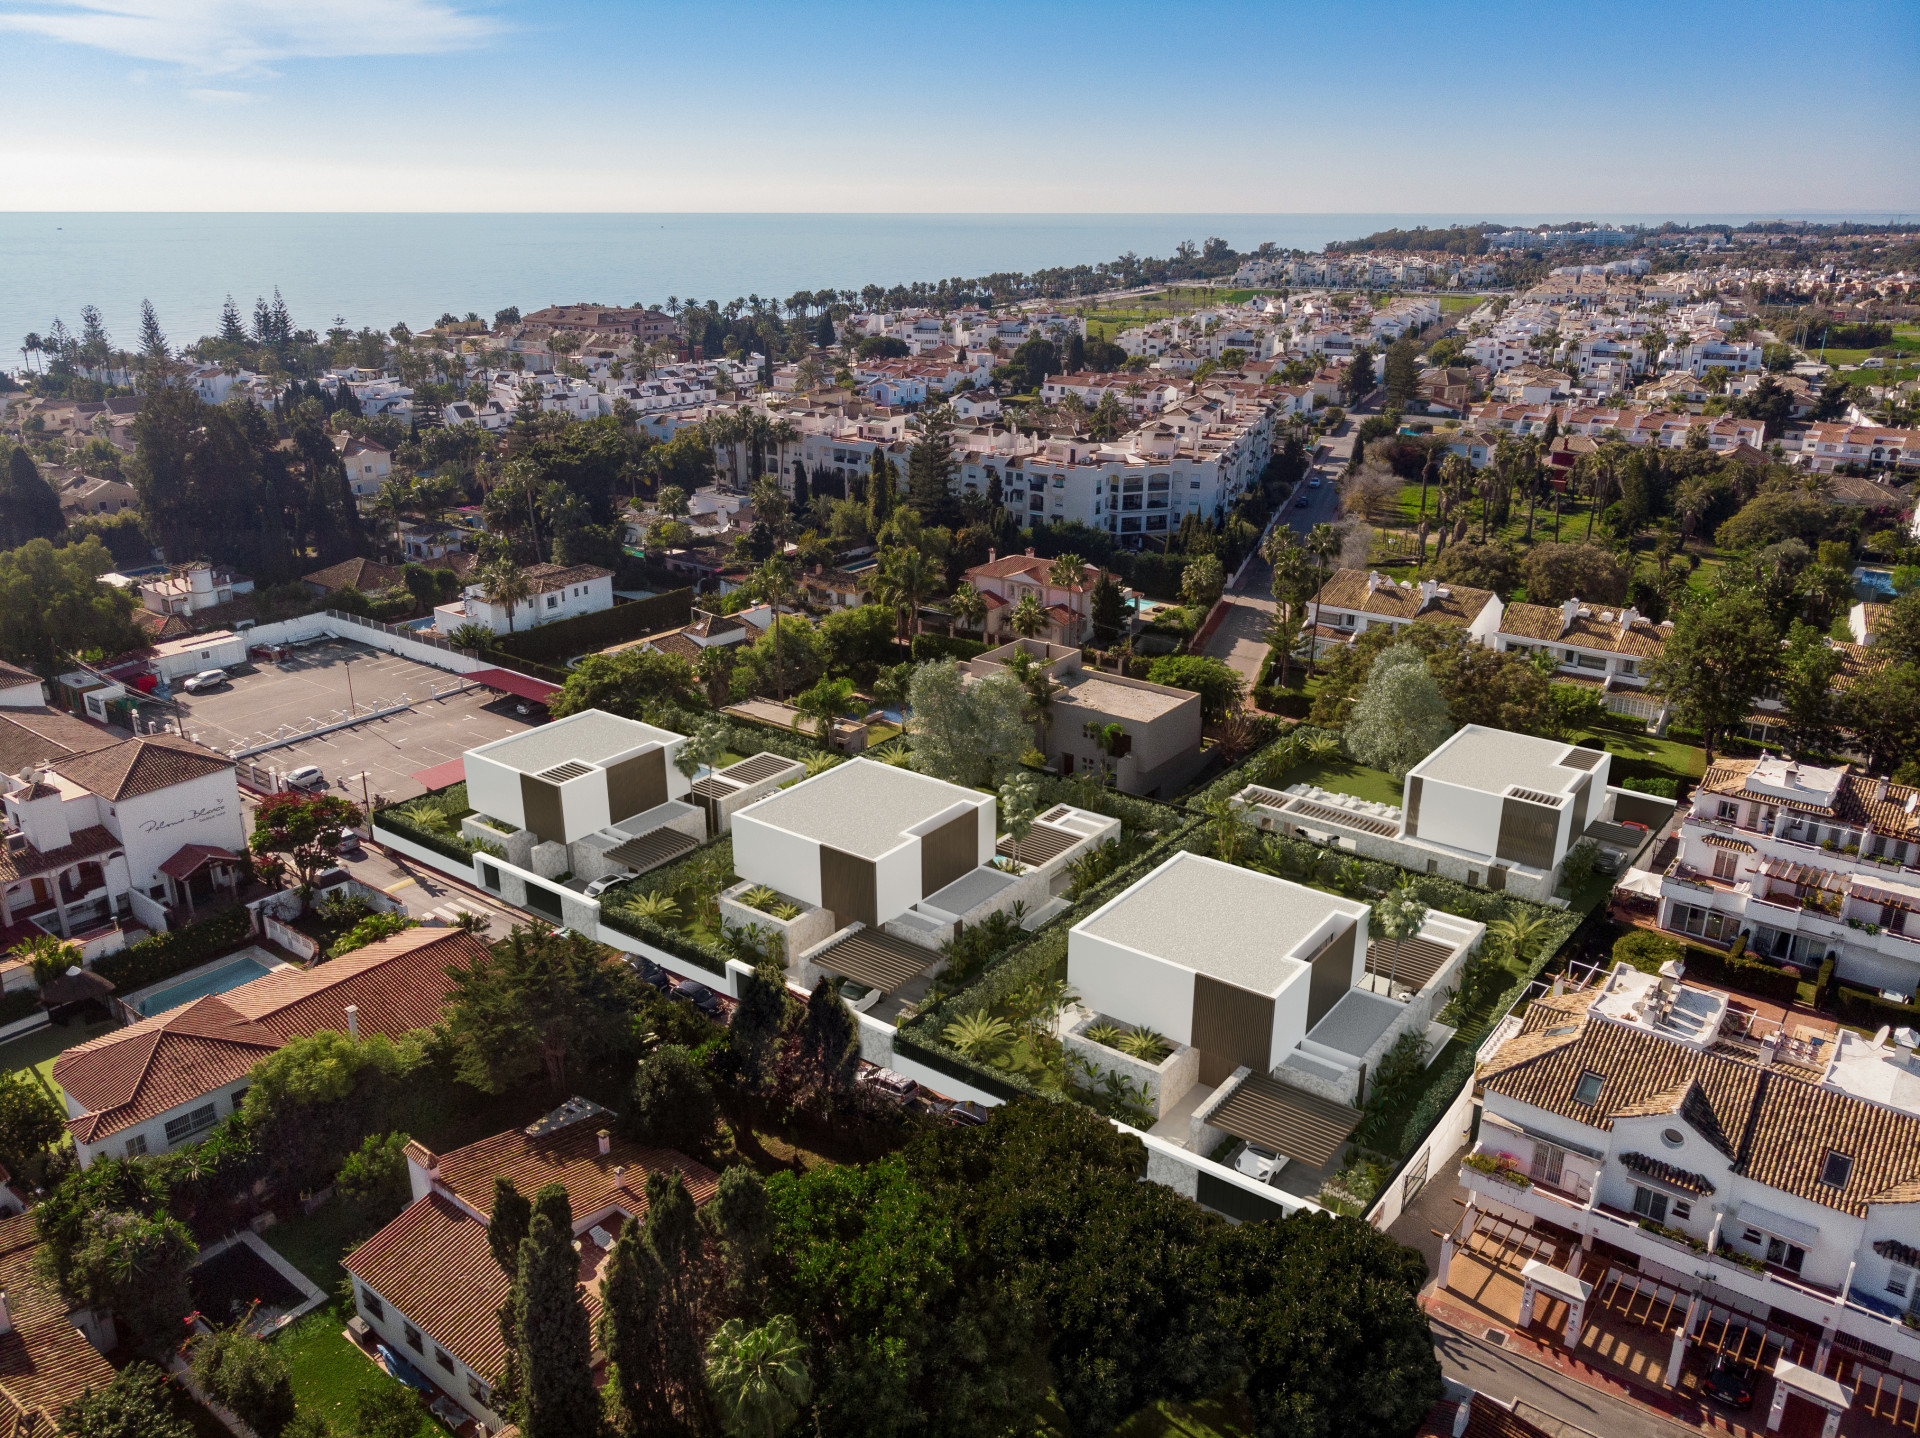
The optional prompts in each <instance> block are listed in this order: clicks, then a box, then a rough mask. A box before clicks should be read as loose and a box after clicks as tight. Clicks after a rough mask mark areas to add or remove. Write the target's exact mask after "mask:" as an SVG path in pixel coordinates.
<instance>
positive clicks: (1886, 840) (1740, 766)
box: [1660, 755, 1920, 996]
mask: <svg viewBox="0 0 1920 1438" xmlns="http://www.w3.org/2000/svg"><path fill="white" fill-rule="evenodd" d="M1679 837H1680V850H1679V853H1678V855H1677V856H1676V857H1675V859H1674V862H1673V864H1672V865H1671V866H1670V867H1669V868H1668V870H1667V871H1666V873H1665V874H1664V875H1663V876H1662V878H1661V883H1660V925H1661V927H1662V928H1664V929H1667V930H1669V931H1671V932H1672V933H1674V934H1676V935H1683V936H1685V937H1687V938H1689V939H1692V940H1696V941H1699V942H1705V943H1710V944H1714V945H1716V946H1721V947H1724V946H1725V945H1727V944H1730V943H1732V942H1733V940H1734V939H1735V938H1737V937H1744V938H1745V940H1746V946H1747V948H1748V949H1749V950H1750V951H1752V952H1754V953H1757V954H1761V955H1764V956H1765V957H1767V958H1770V959H1775V960H1778V961H1780V962H1784V963H1791V964H1796V965H1799V966H1802V967H1804V968H1808V969H1812V968H1817V967H1818V966H1819V965H1820V963H1821V962H1822V961H1824V960H1825V959H1826V958H1827V957H1828V956H1829V955H1831V956H1832V957H1833V959H1834V971H1835V973H1836V974H1838V975H1839V977H1841V978H1843V979H1846V980H1848V981H1849V982H1852V983H1856V984H1861V985H1864V986H1866V987H1869V988H1873V989H1884V990H1890V991H1896V992H1899V993H1903V994H1906V995H1908V996H1911V995H1912V994H1913V992H1914V989H1915V985H1916V983H1920V919H1916V918H1915V911H1916V910H1917V909H1920V790H1916V789H1914V788H1911V787H1909V786H1907V785H1904V784H1894V783H1891V782H1890V781H1888V780H1887V779H1885V778H1878V779H1875V778H1869V777H1868V776H1866V775H1864V774H1862V773H1859V772H1858V771H1856V770H1854V769H1851V768H1820V767H1817V766H1814V765H1811V764H1802V763H1797V762H1795V761H1794V760H1792V759H1788V758H1784V757H1777V756H1772V755H1765V756H1763V757H1761V758H1759V759H1732V758H1727V757H1724V756H1723V757H1721V758H1720V759H1719V761H1718V762H1717V763H1715V764H1714V766H1713V767H1712V768H1711V769H1709V770H1708V771H1707V773H1706V775H1705V777H1704V778H1702V779H1701V781H1700V784H1699V786H1698V787H1697V788H1696V789H1695V790H1694V795H1693V802H1692V807H1691V808H1690V809H1689V810H1688V812H1687V814H1686V816H1685V818H1684V819H1683V821H1682V823H1681V827H1680V835H1679Z"/></svg>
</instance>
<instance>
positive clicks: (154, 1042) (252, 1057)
mask: <svg viewBox="0 0 1920 1438" xmlns="http://www.w3.org/2000/svg"><path fill="white" fill-rule="evenodd" d="M484 952H485V945H484V944H483V943H482V942H481V940H480V939H478V938H477V937H475V936H474V935H472V934H469V933H467V932H465V931H464V930H461V929H427V928H418V929H409V930H407V931H406V932H405V933H400V934H395V935H393V936H392V937H391V938H387V939H382V940H380V941H379V942H378V943H373V944H369V945H367V947H366V948H364V949H360V950H357V951H356V952H354V953H351V954H348V955H347V956H346V957H345V958H340V959H335V960H333V961H332V962H331V963H327V964H322V965H320V966H319V967H318V968H312V969H283V970H278V971H276V972H274V973H271V974H268V975H266V976H265V977H264V978H259V979H255V980H254V981H253V982H252V983H250V984H242V985H241V986H240V987H239V988H237V989H229V990H227V992H226V993H224V994H210V995H208V996H207V997H205V998H201V999H196V1000H194V1001H193V1002H192V1003H190V1004H187V1005H185V1006H184V1007H181V1008H177V1009H173V1010H171V1011H169V1012H167V1013H164V1014H158V1015H156V1016H155V1017H153V1018H150V1019H146V1020H143V1021H142V1022H140V1023H137V1024H131V1025H129V1026H128V1027H126V1028H123V1029H119V1030H116V1031H115V1032H113V1033H111V1034H106V1035H103V1036H102V1037H100V1038H97V1039H94V1040H92V1041H91V1042H89V1043H84V1044H78V1045H76V1046H75V1047H73V1048H70V1049H68V1050H67V1051H66V1052H65V1053H64V1054H62V1055H61V1056H60V1058H59V1061H58V1062H56V1063H55V1064H54V1073H55V1078H56V1081H57V1082H58V1083H59V1084H60V1085H61V1087H62V1088H64V1089H65V1090H66V1092H67V1094H68V1096H69V1097H70V1098H72V1099H73V1101H74V1102H75V1103H77V1104H79V1105H80V1107H81V1109H82V1110H83V1112H82V1113H81V1114H80V1116H79V1117H77V1118H73V1119H69V1120H68V1122H67V1128H68V1129H69V1130H70V1131H71V1132H72V1133H73V1135H74V1137H75V1138H76V1139H77V1140H79V1141H80V1142H82V1143H93V1142H97V1141H98V1140H100V1139H102V1138H106V1137H109V1136H111V1135H112V1134H115V1133H119V1132H120V1131H122V1130H123V1129H126V1128H130V1127H132V1126H133V1125H134V1124H138V1123H144V1122H145V1121H146V1120H148V1119H150V1118H154V1117H156V1116H157V1115H159V1114H162V1113H165V1112H167V1111H168V1110H169V1109H174V1108H178V1107H179V1106H180V1105H182V1104H184V1103H188V1102H190V1101H192V1100H193V1099H196V1098H199V1097H201V1096H202V1095H204V1094H208V1093H211V1092H213V1091H214V1090H215V1089H218V1088H220V1087H222V1086H224V1085H226V1084H229V1083H235V1082H238V1081H239V1080H240V1079H241V1078H243V1077H245V1076H246V1074H247V1073H248V1071H249V1070H251V1069H252V1068H253V1066H254V1065H255V1064H256V1063H258V1062H259V1061H260V1060H261V1059H263V1058H265V1057H266V1056H267V1055H268V1054H270V1053H272V1052H274V1051H275V1050H276V1049H278V1048H280V1047H281V1046H282V1045H284V1044H286V1043H287V1042H288V1041H289V1040H292V1039H295V1038H303V1037H305V1036H306V1035H308V1034H315V1033H319V1032H320V1031H321V1030H323V1029H332V1030H335V1031H341V1030H344V1029H345V1028H346V1007H347V1005H348V1004H354V1005H357V1006H358V1008H359V1010H360V1013H359V1026H360V1032H361V1034H362V1035H366V1036H371V1035H373V1034H383V1035H385V1036H387V1037H389V1038H397V1037H398V1036H400V1035H401V1034H405V1033H409V1032H411V1031H413V1030H414V1029H420V1028H426V1027H428V1026H429V1025H431V1024H432V1023H433V1022H434V1021H435V1020H436V1019H438V1017H439V1015H440V1008H441V1005H442V1004H443V1003H444V1002H445V1000H446V995H447V992H448V990H449V989H450V988H451V986H452V984H451V981H450V980H449V979H448V977H447V973H446V970H447V967H448V965H450V964H456V963H460V964H465V963H471V962H473V961H474V960H475V959H477V958H479V957H481V956H482V954H483V953H484Z"/></svg>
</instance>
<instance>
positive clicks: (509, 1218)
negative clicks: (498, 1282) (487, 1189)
mask: <svg viewBox="0 0 1920 1438" xmlns="http://www.w3.org/2000/svg"><path fill="white" fill-rule="evenodd" d="M532 1225H533V1204H532V1203H531V1202H529V1201H528V1199H527V1196H526V1195H525V1194H524V1193H522V1192H520V1190H519V1189H517V1188H515V1187H514V1185H513V1180H512V1179H510V1178H508V1177H507V1176H506V1175H505V1174H501V1175H500V1176H499V1177H498V1178H496V1179H494V1181H493V1216H492V1217H491V1218H489V1219H488V1220H487V1246H488V1247H489V1248H491V1249H492V1250H493V1261H494V1262H495V1263H497V1264H499V1265H500V1268H501V1271H502V1272H504V1273H505V1274H506V1275H507V1276H508V1277H509V1278H511V1277H512V1276H513V1275H514V1274H516V1273H518V1272H519V1271H520V1245H521V1243H522V1242H523V1241H524V1240H525V1239H526V1236H527V1230H528V1229H529V1228H530V1227H532Z"/></svg>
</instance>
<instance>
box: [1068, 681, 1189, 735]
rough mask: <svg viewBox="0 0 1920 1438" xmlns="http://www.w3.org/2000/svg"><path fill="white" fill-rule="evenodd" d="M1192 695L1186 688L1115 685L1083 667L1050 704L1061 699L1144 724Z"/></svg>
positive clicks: (1168, 711)
mask: <svg viewBox="0 0 1920 1438" xmlns="http://www.w3.org/2000/svg"><path fill="white" fill-rule="evenodd" d="M1193 697H1194V696H1193V694H1192V693H1191V692H1190V691H1188V690H1184V689H1174V690H1168V689H1164V688H1158V687H1156V688H1152V689H1147V688H1138V687H1136V686H1134V685H1131V684H1116V683H1114V682H1113V680H1112V679H1111V678H1106V677H1103V676H1101V675H1098V674H1093V673H1089V672H1088V671H1087V670H1085V669H1083V670H1081V671H1080V672H1079V673H1078V674H1076V675H1074V676H1073V678H1071V679H1069V680H1068V681H1067V682H1066V687H1065V688H1064V689H1063V690H1062V691H1061V692H1060V693H1059V694H1057V695H1055V696H1054V703H1056V704H1058V703H1061V702H1063V701H1064V702H1065V703H1068V704H1078V705H1080V706H1082V707H1083V708H1087V709H1097V710H1099V711H1100V712H1101V713H1103V714H1112V715H1114V716H1115V717H1116V718H1120V719H1133V720H1137V721H1138V722H1140V723H1142V724H1146V723H1151V722H1152V721H1153V720H1155V719H1158V718H1160V717H1161V716H1162V715H1164V714H1171V713H1173V711H1174V710H1176V709H1178V708H1179V707H1180V706H1181V705H1183V704H1185V703H1187V702H1188V701H1190V700H1191V699H1192V698H1193Z"/></svg>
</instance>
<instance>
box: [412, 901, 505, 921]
mask: <svg viewBox="0 0 1920 1438" xmlns="http://www.w3.org/2000/svg"><path fill="white" fill-rule="evenodd" d="M462 914H478V915H479V916H480V917H481V918H483V919H485V920H486V921H487V922H488V923H489V924H495V923H498V921H499V919H500V915H499V914H498V913H497V912H496V911H494V910H492V909H489V908H486V907H485V906H484V905H480V904H461V903H448V904H441V905H440V906H439V907H437V908H433V909H429V910H427V912H426V915H425V917H427V918H429V919H440V920H442V921H444V922H445V923H449V924H454V923H458V922H459V920H460V916H461V915H462Z"/></svg>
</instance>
